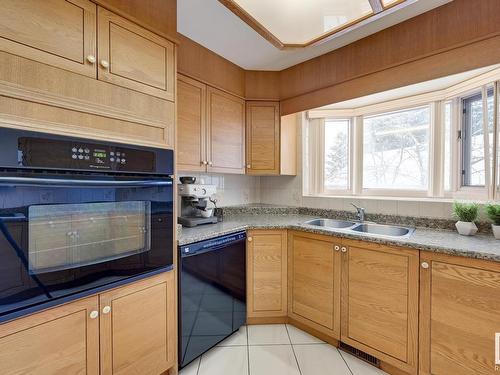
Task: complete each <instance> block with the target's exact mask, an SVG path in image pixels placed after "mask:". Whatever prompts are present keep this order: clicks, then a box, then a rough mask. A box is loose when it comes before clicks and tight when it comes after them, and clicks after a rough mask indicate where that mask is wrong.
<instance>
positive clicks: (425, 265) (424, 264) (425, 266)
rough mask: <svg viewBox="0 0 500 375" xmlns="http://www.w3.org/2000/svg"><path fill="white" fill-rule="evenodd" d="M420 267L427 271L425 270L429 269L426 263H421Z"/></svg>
mask: <svg viewBox="0 0 500 375" xmlns="http://www.w3.org/2000/svg"><path fill="white" fill-rule="evenodd" d="M421 266H422V268H425V269H427V268H429V263H427V262H422V264H421Z"/></svg>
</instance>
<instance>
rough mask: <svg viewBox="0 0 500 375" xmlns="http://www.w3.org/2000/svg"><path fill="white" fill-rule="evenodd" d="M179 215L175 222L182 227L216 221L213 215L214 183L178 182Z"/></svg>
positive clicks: (214, 201)
mask: <svg viewBox="0 0 500 375" xmlns="http://www.w3.org/2000/svg"><path fill="white" fill-rule="evenodd" d="M178 192H179V200H180V202H179V207H180V214H181V215H180V216H179V217H178V218H177V222H178V223H179V224H181V225H182V226H183V227H189V228H191V227H195V226H197V225H201V224H214V223H217V217H215V216H214V212H215V208H216V200H215V199H214V198H213V196H214V195H215V193H216V192H217V189H216V187H215V185H205V184H194V183H182V184H179V188H178Z"/></svg>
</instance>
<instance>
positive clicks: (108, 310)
mask: <svg viewBox="0 0 500 375" xmlns="http://www.w3.org/2000/svg"><path fill="white" fill-rule="evenodd" d="M110 312H111V306H104V307H103V308H102V313H103V314H109V313H110Z"/></svg>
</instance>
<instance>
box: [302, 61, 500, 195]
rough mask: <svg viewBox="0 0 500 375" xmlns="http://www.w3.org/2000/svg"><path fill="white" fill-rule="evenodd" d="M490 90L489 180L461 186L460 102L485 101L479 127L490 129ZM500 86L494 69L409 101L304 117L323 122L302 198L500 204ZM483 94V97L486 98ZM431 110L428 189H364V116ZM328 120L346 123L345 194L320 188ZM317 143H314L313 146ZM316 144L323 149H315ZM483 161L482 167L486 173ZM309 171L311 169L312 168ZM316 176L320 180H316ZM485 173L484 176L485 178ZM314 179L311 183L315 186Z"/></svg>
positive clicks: (312, 148) (311, 149) (499, 74)
mask: <svg viewBox="0 0 500 375" xmlns="http://www.w3.org/2000/svg"><path fill="white" fill-rule="evenodd" d="M492 85H493V106H494V110H493V139H492V142H491V143H492V145H493V146H492V150H493V154H492V155H490V158H489V159H488V160H489V163H491V165H490V167H489V169H488V171H490V172H489V174H490V176H489V178H488V176H486V181H485V182H486V184H485V186H463V183H462V178H461V173H462V165H463V163H462V157H463V153H462V144H461V142H462V140H461V139H459V137H458V131H459V130H462V125H463V124H462V122H463V117H462V116H461V111H462V103H463V98H467V97H468V96H471V94H474V93H475V94H476V95H477V93H478V92H480V93H481V95H482V99H483V108H484V109H486V111H483V126H485V129H488V120H489V117H488V111H487V108H488V106H487V100H488V96H487V95H488V91H489V90H491V87H492ZM499 87H500V69H496V70H495V71H494V74H493V73H491V72H489V73H486V74H485V75H484V77H483V76H479V77H475V78H474V79H472V80H469V81H465V82H462V83H460V84H458V85H455V86H453V87H451V88H449V89H445V90H441V91H437V92H432V93H427V94H421V95H415V96H412V97H407V98H402V99H395V100H391V101H388V102H384V103H380V104H375V105H369V106H366V107H361V108H354V109H334V110H315V111H309V112H307V116H306V119H307V120H309V121H311V120H318V119H320V121H323V123H322V126H321V127H320V132H319V134H318V132H316V133H315V134H314V136H312V137H311V135H309V137H308V139H309V145H308V146H307V150H306V152H309V153H311V152H312V154H313V157H311V155H310V154H309V155H308V157H307V158H304V160H308V161H309V162H313V163H314V161H313V160H315V161H316V163H318V162H319V163H320V165H317V164H316V165H315V166H314V167H313V165H312V164H311V163H309V164H308V166H309V168H305V169H304V170H305V171H306V170H308V171H309V172H307V174H304V178H308V179H309V181H308V183H304V187H306V186H307V188H306V189H304V195H305V196H325V197H328V196H332V197H341V196H350V197H352V196H354V197H359V198H369V197H374V198H381V197H383V198H391V197H394V198H409V199H411V198H415V199H429V198H430V199H440V200H442V199H447V200H448V199H457V198H459V199H469V200H470V199H474V200H481V201H487V200H496V199H500V152H499V151H500V150H499V148H500V144H499V143H500V142H499V140H500V133H499V132H500V125H499V124H498V121H499V118H500V116H499V113H500V102H499V95H498V90H499ZM485 95H486V96H485ZM448 103H450V105H451V107H450V121H451V125H450V134H449V136H450V139H449V146H450V155H451V156H450V158H451V160H450V164H449V170H450V176H449V177H446V176H444V171H445V136H446V133H445V127H444V121H445V106H446V105H447V104H448ZM426 106H428V107H429V108H430V112H431V114H430V124H429V127H430V128H429V157H428V163H429V166H428V173H429V175H428V186H427V190H401V189H374V188H364V187H363V165H364V163H363V162H364V161H363V137H364V132H363V130H364V119H365V118H366V117H371V116H377V115H381V114H388V113H395V112H402V111H408V110H411V109H417V108H420V107H426ZM327 120H350V126H349V187H348V189H326V188H325V185H324V167H325V165H324V162H325V150H324V147H325V141H324V132H325V127H324V124H325V121H327ZM305 125H306V126H305V128H304V134H306V133H307V132H310V128H309V126H307V121H306V124H305ZM487 137H489V131H488V134H487V135H486V136H485V145H486V147H485V154H487V153H489V152H490V139H489V138H487ZM314 140H316V143H315V142H314ZM318 140H319V142H320V145H321V147H317V145H318V143H317V142H318ZM486 164H487V161H486V160H485V168H488V166H487V165H486ZM311 167H313V168H311ZM318 172H320V173H319V176H318ZM487 174H488V173H487ZM446 178H449V190H445V179H446ZM313 180H314V181H313Z"/></svg>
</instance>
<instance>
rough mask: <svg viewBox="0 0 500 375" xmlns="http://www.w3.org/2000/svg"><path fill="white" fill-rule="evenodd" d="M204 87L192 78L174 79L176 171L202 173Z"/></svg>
mask: <svg viewBox="0 0 500 375" xmlns="http://www.w3.org/2000/svg"><path fill="white" fill-rule="evenodd" d="M206 101H207V86H206V85H204V84H203V83H201V82H198V81H195V80H194V79H191V78H188V77H184V76H180V75H179V76H178V80H177V168H178V169H179V170H182V171H197V172H204V171H206V164H204V162H206Z"/></svg>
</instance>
